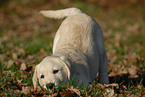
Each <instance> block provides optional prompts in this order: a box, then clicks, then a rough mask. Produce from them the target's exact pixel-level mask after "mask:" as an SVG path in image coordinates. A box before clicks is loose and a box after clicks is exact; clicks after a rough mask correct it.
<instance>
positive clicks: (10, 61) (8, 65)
mask: <svg viewBox="0 0 145 97" xmlns="http://www.w3.org/2000/svg"><path fill="white" fill-rule="evenodd" d="M13 63H14V61H13V60H9V61H8V63H7V68H8V69H9V68H10V67H11V66H12V65H13Z"/></svg>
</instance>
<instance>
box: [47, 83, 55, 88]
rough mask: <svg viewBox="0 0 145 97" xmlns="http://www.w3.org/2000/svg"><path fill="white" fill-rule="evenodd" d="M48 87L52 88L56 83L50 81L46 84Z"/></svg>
mask: <svg viewBox="0 0 145 97" xmlns="http://www.w3.org/2000/svg"><path fill="white" fill-rule="evenodd" d="M46 87H47V89H48V88H49V89H52V88H53V87H54V83H48V84H46Z"/></svg>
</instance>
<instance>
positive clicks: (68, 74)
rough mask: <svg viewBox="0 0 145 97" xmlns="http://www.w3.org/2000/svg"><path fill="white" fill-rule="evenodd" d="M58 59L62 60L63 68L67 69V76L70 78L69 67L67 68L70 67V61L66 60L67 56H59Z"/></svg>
mask: <svg viewBox="0 0 145 97" xmlns="http://www.w3.org/2000/svg"><path fill="white" fill-rule="evenodd" d="M60 59H61V61H62V62H63V64H64V66H65V68H66V70H67V77H68V79H70V69H69V67H70V65H69V64H70V63H69V62H68V60H67V58H66V57H65V56H61V57H60Z"/></svg>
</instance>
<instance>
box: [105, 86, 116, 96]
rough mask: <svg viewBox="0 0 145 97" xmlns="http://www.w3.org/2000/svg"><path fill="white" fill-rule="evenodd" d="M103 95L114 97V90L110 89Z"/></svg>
mask: <svg viewBox="0 0 145 97" xmlns="http://www.w3.org/2000/svg"><path fill="white" fill-rule="evenodd" d="M103 95H104V96H105V97H106V96H107V97H113V95H114V89H110V88H107V89H105V93H103Z"/></svg>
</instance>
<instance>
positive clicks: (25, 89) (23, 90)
mask: <svg viewBox="0 0 145 97" xmlns="http://www.w3.org/2000/svg"><path fill="white" fill-rule="evenodd" d="M21 93H23V94H25V95H27V94H28V93H30V90H29V87H24V86H23V87H22V91H21Z"/></svg>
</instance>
